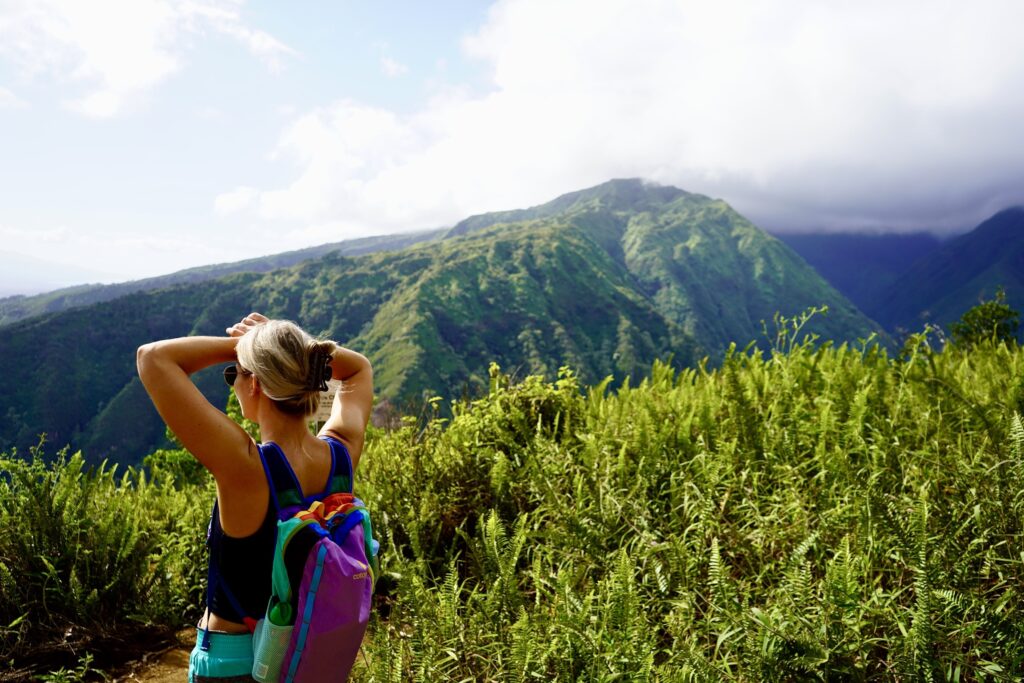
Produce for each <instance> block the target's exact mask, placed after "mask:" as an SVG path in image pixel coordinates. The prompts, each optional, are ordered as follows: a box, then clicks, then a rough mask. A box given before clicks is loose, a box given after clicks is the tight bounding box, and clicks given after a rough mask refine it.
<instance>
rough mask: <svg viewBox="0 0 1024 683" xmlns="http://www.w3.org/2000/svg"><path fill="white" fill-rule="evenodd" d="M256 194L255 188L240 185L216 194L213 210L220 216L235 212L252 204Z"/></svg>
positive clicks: (257, 194) (257, 193)
mask: <svg viewBox="0 0 1024 683" xmlns="http://www.w3.org/2000/svg"><path fill="white" fill-rule="evenodd" d="M258 196H259V192H258V191H257V190H256V188H253V187H246V186H244V185H242V186H239V187H236V188H235V189H233V190H231V191H230V192H224V193H223V194H219V195H217V198H216V199H214V201H213V210H214V211H215V212H216V213H217V214H218V215H221V216H223V215H227V214H231V213H237V212H239V211H243V210H245V209H247V208H249V207H250V206H252V204H253V202H255V201H256V199H257V197H258Z"/></svg>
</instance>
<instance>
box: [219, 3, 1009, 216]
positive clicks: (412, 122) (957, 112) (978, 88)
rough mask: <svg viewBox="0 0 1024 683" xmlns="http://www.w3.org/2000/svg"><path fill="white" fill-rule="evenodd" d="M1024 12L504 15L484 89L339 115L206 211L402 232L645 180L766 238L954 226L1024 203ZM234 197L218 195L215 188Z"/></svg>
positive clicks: (606, 10) (796, 6)
mask: <svg viewBox="0 0 1024 683" xmlns="http://www.w3.org/2000/svg"><path fill="white" fill-rule="evenodd" d="M1022 22H1024V5H1022V4H1020V3H1017V2H1003V1H986V2H980V3H976V4H971V5H966V4H963V3H955V2H923V1H916V0H915V1H911V2H903V3H896V4H894V3H888V2H876V1H869V2H859V3H855V4H846V5H836V4H827V5H825V4H813V3H812V4H808V3H805V2H800V1H797V0H782V1H781V2H775V3H767V4H766V3H757V2H738V3H711V2H678V1H676V0H671V1H669V0H666V1H658V0H651V1H645V2H633V1H625V0H623V1H609V2H600V3H593V2H586V1H568V0H566V1H561V2H549V1H546V0H504V1H502V2H498V3H496V4H495V5H494V6H493V7H492V8H491V11H490V13H489V15H488V18H487V21H486V22H485V24H484V25H483V26H481V27H480V29H479V30H478V31H477V32H475V33H474V34H473V35H470V36H468V37H467V38H466V40H465V41H464V49H465V51H466V53H467V55H468V56H470V57H472V58H474V59H478V60H481V62H482V63H483V64H484V65H485V67H486V69H487V73H488V74H489V77H488V88H486V89H484V90H482V91H481V90H475V89H454V90H452V91H450V92H444V93H442V94H439V95H437V96H436V97H434V98H433V99H432V100H430V101H429V103H428V104H427V105H426V106H424V107H422V108H419V109H418V110H415V111H411V112H396V111H391V110H388V109H386V108H381V107H376V106H373V105H371V104H368V103H363V102H358V101H353V100H351V99H339V100H337V101H335V102H333V103H331V104H325V105H324V106H322V107H317V108H315V109H313V110H311V111H307V112H305V113H303V114H301V115H300V116H298V117H297V118H296V119H295V120H294V121H292V123H291V124H290V125H289V126H288V128H287V129H286V130H285V132H284V133H283V134H282V136H281V137H280V139H279V141H278V144H277V146H276V148H275V149H274V151H273V158H274V159H275V160H277V161H278V162H280V163H287V164H290V166H291V168H292V171H293V176H292V179H291V181H290V182H289V183H288V184H286V185H283V186H280V187H264V188H261V189H260V191H259V192H250V193H247V194H245V197H246V198H247V199H248V201H246V202H240V201H238V200H239V198H240V196H239V194H238V193H237V190H236V191H234V194H230V195H229V197H225V198H224V199H223V200H222V201H220V202H219V203H218V208H219V209H222V210H223V208H224V207H225V206H230V207H232V208H233V209H235V210H240V211H244V210H250V211H252V212H253V213H254V214H255V215H256V216H260V217H262V218H264V219H266V220H294V221H297V222H302V223H305V224H308V225H311V226H315V225H329V224H336V225H338V226H339V227H340V226H343V225H356V224H358V225H363V226H366V225H374V226H376V227H378V228H380V229H385V230H394V229H403V228H411V227H414V226H417V227H418V226H425V225H434V224H443V223H445V222H451V221H453V220H457V219H458V218H460V217H462V216H465V215H467V214H470V213H475V212H479V211H484V210H490V209H497V208H502V207H508V206H522V205H527V204H530V203H532V202H537V201H540V200H542V199H543V198H544V197H547V196H550V195H551V194H552V192H557V191H561V190H563V189H571V188H573V187H580V186H586V185H588V184H594V183H597V182H601V181H603V180H605V179H607V178H610V177H627V176H642V177H646V178H650V179H652V180H656V181H660V182H664V183H670V184H673V185H677V186H680V187H684V188H687V189H689V190H693V191H698V192H703V193H707V194H712V195H715V196H721V197H724V198H726V199H727V200H729V201H730V202H732V203H733V204H734V205H735V206H736V207H737V208H738V209H739V210H741V211H743V212H744V213H746V214H747V215H750V216H752V217H753V218H754V219H755V220H757V221H758V222H760V223H761V224H763V225H765V226H766V227H769V228H774V229H807V228H831V229H872V228H895V229H904V230H918V229H930V230H937V231H949V230H958V229H963V228H967V227H970V226H972V225H974V224H976V223H977V222H979V221H980V220H982V219H983V218H985V217H986V216H988V215H990V214H991V213H993V212H994V211H996V210H998V209H999V208H1002V207H1005V206H1007V205H1009V204H1013V203H1019V202H1024V52H1022V51H1021V50H1020V49H1019V47H1018V45H1019V40H1018V38H1019V37H1018V27H1019V26H1020V25H1021V24H1022ZM231 192H232V190H231V189H229V188H225V193H226V194H228V193H231Z"/></svg>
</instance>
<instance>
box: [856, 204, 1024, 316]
mask: <svg viewBox="0 0 1024 683" xmlns="http://www.w3.org/2000/svg"><path fill="white" fill-rule="evenodd" d="M998 287H1003V288H1005V289H1006V298H1007V303H1009V304H1010V305H1011V306H1012V307H1014V308H1016V309H1018V310H1020V309H1021V308H1022V306H1024V207H1016V208H1012V209H1007V210H1005V211H1001V212H999V213H997V214H996V215H994V216H992V217H991V218H989V219H988V220H986V221H985V222H983V223H981V224H980V225H979V226H978V227H977V228H975V229H974V230H972V231H971V232H969V233H967V234H965V235H961V236H959V237H957V238H954V239H952V240H950V241H949V242H947V243H945V244H944V245H942V246H941V247H940V248H939V249H936V250H935V251H934V252H932V253H931V254H929V255H928V256H926V257H925V258H923V259H921V260H920V261H918V262H917V263H915V264H914V265H913V266H912V267H911V268H909V269H908V270H907V271H906V272H905V273H904V274H903V275H902V276H900V277H899V278H898V279H897V280H896V281H895V282H893V283H892V284H891V285H890V286H889V287H887V288H886V289H884V290H882V291H881V292H880V293H879V294H878V295H877V296H876V297H875V298H874V299H873V300H872V301H871V302H870V304H869V306H868V310H873V311H876V313H875V319H876V320H878V322H880V323H882V324H883V325H885V326H886V327H887V328H888V329H896V328H904V329H908V330H912V331H913V330H918V329H920V328H921V326H922V325H923V324H924V323H925V322H926V321H930V322H933V323H937V324H940V325H949V324H950V323H952V322H955V321H956V320H958V319H959V318H960V316H962V315H963V314H964V312H965V311H967V310H968V309H969V308H971V307H972V306H974V305H976V304H977V303H978V302H979V300H980V299H982V298H991V297H992V296H993V295H994V294H995V291H996V289H997V288H998Z"/></svg>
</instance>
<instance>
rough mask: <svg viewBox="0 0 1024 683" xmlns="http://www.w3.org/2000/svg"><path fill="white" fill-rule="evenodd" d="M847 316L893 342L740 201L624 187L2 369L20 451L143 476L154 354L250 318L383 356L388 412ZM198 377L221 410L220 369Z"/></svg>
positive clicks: (187, 301) (10, 358) (74, 320)
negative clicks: (77, 453)
mask: <svg viewBox="0 0 1024 683" xmlns="http://www.w3.org/2000/svg"><path fill="white" fill-rule="evenodd" d="M820 305H828V306H829V308H830V311H829V313H828V315H826V316H824V317H820V316H819V317H817V318H815V319H814V320H813V321H812V326H813V329H811V330H809V331H814V332H816V333H818V334H820V335H821V336H822V337H824V338H827V339H836V340H854V339H857V338H861V337H866V336H867V335H868V334H869V333H871V332H872V331H875V330H876V329H877V328H876V326H875V325H874V324H873V323H872V322H871V321H870V320H868V319H867V318H866V317H864V316H863V315H862V314H861V313H860V312H859V311H857V310H856V309H855V308H854V307H853V305H852V304H850V302H849V301H847V300H846V299H844V298H843V297H842V296H841V295H840V294H839V293H838V292H836V291H835V290H834V289H833V288H832V287H830V286H829V285H828V284H826V283H825V282H824V280H822V279H821V277H820V276H818V274H817V273H815V272H814V271H813V269H811V268H810V267H809V266H808V265H807V264H806V263H805V262H804V261H803V260H802V259H800V258H799V257H798V256H796V255H795V254H794V253H793V252H792V251H791V250H790V249H789V248H788V247H786V246H785V245H784V244H782V243H781V242H779V241H778V240H776V239H775V238H773V237H771V236H770V235H768V234H766V233H764V232H763V231H761V230H759V229H758V228H756V227H755V226H754V225H752V224H751V223H750V222H749V221H747V220H746V219H744V218H743V217H742V216H740V215H739V214H737V213H736V212H735V211H733V210H732V209H731V208H730V207H729V206H728V205H727V204H725V203H724V202H722V201H718V200H712V199H709V198H707V197H703V196H700V195H694V194H689V193H686V192H683V191H681V190H677V189H675V188H666V187H659V186H651V185H647V184H644V183H642V182H640V181H636V180H620V181H611V182H609V183H605V184H604V185H600V186H598V187H595V188H591V189H589V190H584V191H581V192H577V193H572V194H570V195H565V196H563V197H559V198H558V199H556V200H554V201H553V202H550V203H549V204H545V205H542V206H539V207H534V208H532V209H526V210H524V211H520V212H505V213H500V214H487V215H484V216H476V217H473V218H470V219H468V220H467V221H463V222H462V223H460V224H459V225H458V226H456V227H455V228H454V229H453V230H452V231H450V233H449V234H448V235H447V236H446V237H445V238H444V239H442V240H439V241H431V242H426V243H422V244H419V245H415V246H412V247H408V248H406V249H402V250H398V251H389V252H379V253H372V254H367V255H363V256H359V257H357V258H349V257H344V256H341V255H339V254H337V253H332V254H329V255H327V256H323V257H320V258H316V259H312V260H308V261H305V262H303V263H300V264H298V265H295V266H292V267H289V268H283V269H279V270H275V271H272V272H269V273H262V274H260V273H240V274H234V275H229V276H225V277H220V278H217V279H213V280H207V281H203V282H194V283H190V284H182V285H177V286H174V287H170V288H165V289H158V290H154V291H149V292H137V293H134V294H131V295H128V296H123V297H120V298H118V299H114V300H112V301H107V302H103V303H98V304H94V305H91V306H86V307H81V308H77V309H74V310H70V311H66V312H62V313H54V314H49V315H43V316H38V317H35V318H31V319H27V320H23V321H21V322H18V323H14V324H12V325H9V326H8V327H7V328H6V329H5V335H4V337H3V341H2V345H3V348H2V353H0V372H2V373H3V374H4V376H5V377H8V378H9V380H10V381H11V382H12V386H17V387H19V388H21V389H22V390H21V391H17V392H5V393H4V394H3V395H0V447H4V448H6V447H10V446H12V445H17V446H18V447H19V448H22V449H23V448H25V447H26V446H27V445H30V444H32V443H34V442H35V439H36V435H37V434H38V433H39V432H43V431H46V432H48V433H49V434H50V439H51V441H52V442H55V443H56V444H58V445H60V444H64V443H68V442H70V443H72V444H73V445H74V446H75V447H83V448H84V449H85V450H86V455H87V456H88V457H89V458H90V459H93V460H98V459H101V458H103V457H110V458H112V459H115V460H118V461H122V462H136V461H137V460H138V459H139V458H140V457H141V456H142V455H144V454H145V453H147V452H149V451H150V450H151V449H152V448H153V447H155V446H156V445H159V444H160V443H162V441H163V425H162V423H161V422H160V420H159V417H158V416H157V415H156V413H155V411H154V410H153V409H152V407H151V406H150V404H149V401H148V399H147V398H146V396H145V394H144V392H143V391H142V389H141V386H140V385H139V382H138V380H137V379H136V378H135V372H134V356H135V349H136V347H137V346H138V345H140V344H142V343H144V342H147V341H151V340H153V339H157V338H163V337H170V336H178V335H184V334H222V333H223V329H224V327H225V326H226V325H228V324H230V323H231V322H233V321H235V320H237V319H238V317H239V316H240V315H243V314H244V313H246V312H248V311H250V310H260V311H263V312H265V313H266V314H268V315H270V316H272V317H282V318H290V319H293V320H295V321H297V322H298V323H299V324H301V325H303V326H304V327H306V329H308V330H309V331H310V332H312V333H314V334H318V335H326V336H330V337H332V338H334V339H337V340H339V341H341V342H343V343H345V344H347V345H350V346H352V347H353V348H356V349H358V350H360V351H362V352H363V353H366V354H367V355H368V356H369V357H370V359H371V360H372V361H373V363H374V367H375V381H376V390H377V393H378V395H379V397H380V398H382V399H387V400H388V401H390V402H393V403H397V404H399V405H408V404H409V403H410V402H413V403H414V402H418V401H421V400H422V399H423V398H424V397H425V396H431V395H435V394H439V395H442V396H445V397H458V396H462V395H475V394H478V393H480V392H482V391H484V390H485V388H486V386H487V379H488V373H487V367H488V365H489V363H490V362H492V361H494V362H497V363H499V364H500V365H502V366H503V367H505V368H507V369H514V370H516V371H517V372H518V373H519V374H527V373H543V374H546V375H548V376H553V375H554V374H555V373H556V372H557V370H558V368H559V367H560V366H563V365H569V366H571V367H572V368H573V369H574V370H576V371H577V372H578V373H579V375H580V376H581V379H582V380H583V382H585V383H593V382H598V381H600V380H601V379H603V378H604V377H606V376H609V375H613V376H615V377H616V378H618V379H619V380H621V379H623V378H625V377H626V376H627V375H629V376H632V377H633V378H634V380H636V379H638V378H639V377H640V376H642V375H643V374H644V373H645V372H646V371H647V370H648V369H649V367H650V365H651V363H652V362H653V361H654V360H655V359H656V358H668V357H672V358H673V359H674V362H675V363H676V364H677V365H689V364H693V363H695V362H696V361H697V360H698V359H699V358H700V357H701V356H704V355H707V356H710V357H711V358H712V359H713V360H714V359H717V358H719V357H721V354H722V352H723V351H724V349H725V348H726V347H727V346H728V345H729V343H730V342H736V343H737V344H739V345H740V346H743V345H745V344H746V343H748V342H750V341H752V340H762V341H763V340H764V337H763V332H762V321H763V320H767V321H769V326H770V320H771V318H772V316H773V315H774V314H775V313H776V312H781V313H782V314H784V315H789V316H792V315H795V314H798V313H800V312H802V311H804V310H806V309H807V308H809V307H811V306H820ZM196 381H197V383H198V384H199V386H200V388H201V389H203V390H204V392H205V393H206V395H207V396H208V397H209V398H210V400H211V401H212V402H213V403H214V404H215V405H218V406H221V405H223V404H224V403H225V401H226V399H227V388H226V387H224V385H223V383H221V381H220V379H219V376H218V369H210V370H206V371H203V372H201V373H197V375H196Z"/></svg>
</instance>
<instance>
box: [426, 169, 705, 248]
mask: <svg viewBox="0 0 1024 683" xmlns="http://www.w3.org/2000/svg"><path fill="white" fill-rule="evenodd" d="M687 196H690V197H699V196H700V195H694V194H691V193H689V192H685V191H684V190H680V189H679V188H678V187H672V186H671V185H659V184H658V183H654V182H651V181H648V180H644V179H642V178H616V179H613V180H609V181H607V182H604V183H601V184H600V185H595V186H593V187H588V188H586V189H584V190H576V191H575V192H569V193H566V194H563V195H559V196H558V197H556V198H555V199H552V200H551V201H549V202H546V203H544V204H539V205H537V206H531V207H530V208H529V209H518V210H514V211H496V212H493V213H484V214H479V215H476V216H470V217H469V218H467V219H465V220H463V221H460V222H459V223H457V224H456V225H455V227H453V228H452V229H451V230H449V231H448V234H447V235H446V237H455V236H458V235H465V234H467V233H470V232H474V231H476V230H483V229H484V228H487V227H489V226H492V225H496V224H498V223H514V222H517V221H527V220H534V219H537V218H547V217H549V216H554V215H557V214H560V213H565V212H567V211H571V210H573V209H575V208H577V207H581V206H583V205H592V204H597V205H600V207H601V208H603V209H608V210H611V211H630V212H641V211H645V210H648V209H650V208H652V207H655V206H661V205H663V204H667V203H669V202H672V201H675V200H676V199H678V198H680V197H687Z"/></svg>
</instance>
